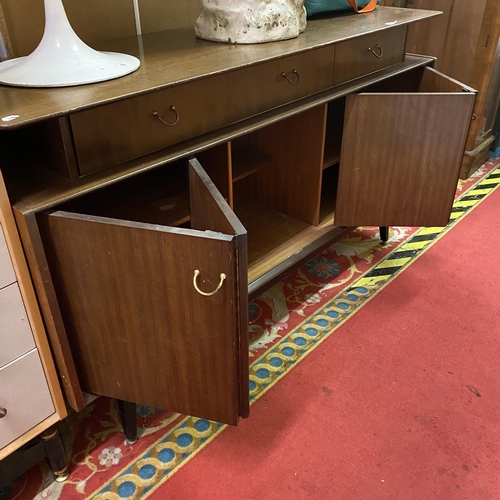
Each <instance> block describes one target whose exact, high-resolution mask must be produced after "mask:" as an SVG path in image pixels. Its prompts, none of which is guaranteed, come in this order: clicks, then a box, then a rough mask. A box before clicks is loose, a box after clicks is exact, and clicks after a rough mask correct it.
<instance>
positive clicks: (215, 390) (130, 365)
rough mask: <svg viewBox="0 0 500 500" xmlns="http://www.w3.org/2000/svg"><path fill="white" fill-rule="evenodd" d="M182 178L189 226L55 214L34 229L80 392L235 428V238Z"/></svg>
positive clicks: (212, 204)
mask: <svg viewBox="0 0 500 500" xmlns="http://www.w3.org/2000/svg"><path fill="white" fill-rule="evenodd" d="M190 170H191V171H190V191H191V193H190V197H191V199H193V200H195V202H194V203H193V206H192V208H191V210H192V214H191V215H192V219H193V225H194V226H195V227H196V229H184V228H180V227H168V226H161V225H157V224H147V223H142V222H133V221H129V220H118V219H110V218H106V217H99V216H95V215H85V214H83V213H69V212H61V211H58V212H52V213H49V214H44V215H43V216H41V218H40V225H41V227H42V229H43V233H44V237H45V241H46V246H47V254H48V259H49V266H50V269H51V273H52V277H53V280H54V284H55V287H56V290H57V292H58V297H59V300H60V302H61V308H62V311H63V316H64V320H65V324H66V328H67V330H68V336H69V340H70V344H71V348H72V351H73V353H74V354H75V361H76V364H77V369H78V372H79V375H80V377H81V381H82V387H83V390H85V391H88V392H90V393H94V394H100V395H105V396H108V397H112V398H116V399H121V400H124V401H130V402H134V403H140V404H145V405H148V406H153V407H156V408H162V409H165V410H170V411H175V412H180V413H184V414H188V415H194V416H197V417H202V418H207V419H210V420H215V421H219V422H225V423H228V424H233V425H234V424H236V423H237V421H238V416H239V415H244V416H246V414H248V345H247V343H245V339H246V338H247V333H246V327H247V324H246V320H245V322H243V320H242V316H241V314H242V307H245V308H246V303H247V298H246V297H247V291H246V289H245V290H243V288H242V283H246V281H245V280H246V274H247V268H246V261H245V258H244V256H245V255H246V254H245V251H246V249H245V248H240V246H241V245H244V244H245V243H246V241H245V239H244V229H243V228H242V226H241V224H239V222H238V221H237V219H235V217H234V215H232V213H231V210H230V208H229V207H228V206H227V204H226V203H225V201H224V199H223V198H222V196H221V195H220V193H219V192H218V191H217V189H216V188H215V186H214V185H213V183H212V182H211V181H210V179H209V178H208V176H207V174H206V173H205V172H204V171H203V169H202V168H201V166H200V165H199V164H198V163H197V162H195V163H194V165H193V166H192V167H191V168H190ZM242 256H243V257H242ZM243 325H244V326H245V330H244V331H242V328H243ZM247 342H248V341H247ZM242 364H243V365H244V366H242ZM245 374H246V375H245ZM245 376H246V380H244V378H245ZM245 400H246V401H247V406H246V407H245V406H244V404H243V403H242V401H245Z"/></svg>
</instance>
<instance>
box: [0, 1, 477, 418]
mask: <svg viewBox="0 0 500 500" xmlns="http://www.w3.org/2000/svg"><path fill="white" fill-rule="evenodd" d="M433 15H436V13H435V12H426V11H421V10H420V11H411V10H408V9H394V8H379V9H377V10H376V11H375V12H374V13H371V14H369V15H363V16H350V17H341V18H336V19H325V20H318V21H314V22H311V23H309V26H308V28H307V30H306V32H305V33H304V35H301V36H300V37H299V38H298V39H295V40H289V41H286V42H279V43H275V44H268V45H263V46H246V47H242V46H229V45H220V44H214V43H210V42H204V41H200V40H196V39H195V38H194V34H193V33H192V32H191V31H189V30H188V31H186V30H181V31H174V32H167V33H157V34H153V35H151V36H150V37H144V38H143V40H142V45H141V48H142V51H143V52H142V53H138V52H135V51H136V49H137V47H136V48H135V49H134V48H133V47H134V44H133V41H130V40H129V41H126V40H125V41H122V42H120V45H119V48H120V50H122V51H124V50H126V49H127V47H129V49H130V50H129V51H130V52H132V53H136V54H138V55H140V56H141V57H142V63H143V64H142V68H141V69H140V70H139V71H138V72H137V73H135V74H133V75H130V76H129V77H127V78H125V79H122V80H121V81H118V82H108V83H105V84H99V85H91V86H87V87H86V88H80V89H78V88H76V89H58V90H47V91H39V92H37V93H36V95H34V94H32V95H28V94H27V93H25V91H23V90H19V89H18V90H13V89H8V90H1V91H0V102H2V99H3V102H4V103H7V102H8V103H9V106H10V107H9V110H8V112H9V114H17V115H19V119H18V120H17V119H16V120H17V122H16V120H14V121H11V122H9V123H8V124H7V125H4V128H5V129H6V130H5V131H3V132H1V133H0V140H2V139H3V140H4V142H8V143H9V144H10V145H11V146H10V149H11V153H10V154H9V155H6V157H5V158H6V160H5V161H4V165H5V168H6V171H8V172H9V189H10V192H11V193H12V197H13V201H14V210H15V214H16V218H17V222H18V226H19V228H20V232H21V235H22V238H23V241H24V244H25V248H26V249H27V254H28V258H29V260H30V264H31V269H32V272H33V277H34V281H35V285H36V287H37V292H38V294H39V298H40V303H41V307H42V310H43V314H44V319H45V322H46V325H47V328H48V331H49V334H50V336H51V341H52V345H53V348H54V352H55V353H56V356H57V360H58V367H59V370H60V372H61V374H62V375H63V376H62V379H63V383H64V384H65V389H66V394H67V398H68V401H69V402H70V404H72V405H73V406H74V407H75V408H77V409H78V408H81V407H82V406H83V404H84V403H83V396H82V391H88V392H91V393H94V394H101V395H106V396H109V397H114V398H116V399H119V400H122V401H129V402H133V403H142V404H147V405H151V406H156V407H160V408H165V409H169V410H173V411H179V412H182V413H188V414H192V415H196V416H200V417H204V418H208V419H212V420H218V421H223V422H227V423H231V424H236V423H237V421H238V418H239V417H240V416H248V412H249V404H248V387H249V375H248V335H247V322H248V316H247V307H248V300H249V299H251V298H252V297H254V296H255V295H256V294H257V293H258V292H259V291H260V290H262V289H263V288H264V287H268V286H271V285H272V284H273V283H275V282H276V281H277V280H279V279H281V278H282V277H283V276H285V275H286V274H287V273H290V272H291V271H292V270H294V269H296V268H297V266H299V265H300V264H301V263H303V262H304V261H305V260H306V259H308V258H310V257H311V255H313V254H314V253H317V252H320V251H321V250H322V249H323V248H325V247H326V246H328V245H330V244H331V243H332V242H333V241H335V240H336V239H338V238H340V237H341V236H342V235H343V234H346V232H348V231H349V230H350V228H352V227H353V226H357V225H370V224H371V225H378V226H389V225H420V226H424V225H431V226H435V225H445V224H446V223H447V221H448V219H449V214H450V210H451V206H452V201H453V194H454V191H455V187H456V182H457V179H458V173H459V167H460V158H461V155H462V153H463V149H464V144H465V139H466V133H467V128H468V126H469V123H470V118H471V112H472V106H473V104H474V99H475V93H474V91H473V89H470V88H468V87H466V86H464V85H462V84H460V83H459V82H456V81H454V80H452V79H450V78H448V77H446V76H445V75H442V74H440V73H438V72H436V71H435V70H433V69H432V64H433V59H431V58H425V57H418V56H408V55H405V50H404V45H405V37H406V27H407V25H408V23H411V22H414V21H418V20H420V19H425V18H427V17H431V16H433ZM117 48H118V47H117ZM29 98H34V99H35V100H36V107H35V106H31V107H24V108H22V102H24V101H23V100H26V99H29ZM16 102H17V103H18V105H17V106H16V105H15V103H16ZM13 103H14V104H13ZM21 108H22V109H21ZM160 118H161V120H160ZM21 125H24V128H22V127H21ZM8 129H12V130H8ZM17 129H19V130H17ZM41 138H43V139H44V140H43V141H42V140H41ZM26 141H31V143H33V144H37V145H39V149H38V150H37V155H35V157H32V158H30V157H29V155H26V157H25V158H24V159H23V160H20V156H21V155H20V149H21V147H20V146H21V145H22V144H24V143H26ZM13 144H17V145H18V146H17V147H13V146H12V145H13ZM44 144H45V147H44V146H43V145H44ZM47 145H50V146H51V147H49V148H47V147H46V146H47ZM51 171H52V172H51ZM54 172H57V174H56V173H54Z"/></svg>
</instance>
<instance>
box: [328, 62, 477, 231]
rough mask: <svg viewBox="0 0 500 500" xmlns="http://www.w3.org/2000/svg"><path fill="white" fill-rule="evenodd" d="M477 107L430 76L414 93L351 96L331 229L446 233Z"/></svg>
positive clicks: (465, 91) (461, 91)
mask: <svg viewBox="0 0 500 500" xmlns="http://www.w3.org/2000/svg"><path fill="white" fill-rule="evenodd" d="M474 101H475V92H474V91H473V89H470V88H468V87H466V86H465V85H462V84H460V83H459V82H456V81H454V80H452V79H450V78H448V77H446V76H445V75H442V74H441V73H438V72H437V71H435V70H433V69H430V68H426V69H425V70H424V74H423V77H422V81H421V84H420V89H419V92H412V93H386V94H385V93H362V94H356V95H350V96H348V97H347V100H346V110H345V119H344V133H343V139H342V151H341V159H340V172H339V183H338V192H337V202H336V211H335V224H336V225H338V226H359V225H374V226H394V225H396V226H445V225H446V224H447V223H448V221H449V216H450V212H451V208H452V204H453V199H454V194H455V189H456V186H457V181H458V175H459V171H460V164H461V160H462V156H463V152H464V147H465V140H466V137H467V131H468V128H469V124H470V119H471V115H472V108H473V106H474Z"/></svg>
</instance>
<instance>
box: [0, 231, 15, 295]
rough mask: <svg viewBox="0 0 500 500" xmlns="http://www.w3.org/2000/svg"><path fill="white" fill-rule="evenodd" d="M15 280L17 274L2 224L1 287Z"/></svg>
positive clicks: (0, 243) (0, 234) (0, 235)
mask: <svg viewBox="0 0 500 500" xmlns="http://www.w3.org/2000/svg"><path fill="white" fill-rule="evenodd" d="M14 281H16V274H15V273H14V267H13V266H12V261H11V259H10V253H9V249H8V248H7V241H6V240H5V235H4V232H3V229H2V226H1V224H0V288H3V287H5V286H7V285H10V284H11V283H14Z"/></svg>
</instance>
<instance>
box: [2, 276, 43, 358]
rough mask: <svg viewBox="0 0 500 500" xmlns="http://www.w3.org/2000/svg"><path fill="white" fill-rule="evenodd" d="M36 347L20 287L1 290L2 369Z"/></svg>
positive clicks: (14, 286)
mask: <svg viewBox="0 0 500 500" xmlns="http://www.w3.org/2000/svg"><path fill="white" fill-rule="evenodd" d="M34 347H35V341H34V339H33V334H32V333H31V327H30V324H29V321H28V317H27V315H26V309H25V308H24V303H23V299H22V297H21V292H20V291H19V286H18V284H17V283H13V284H12V285H9V286H8V287H5V288H3V289H2V290H0V367H2V366H4V365H6V364H7V363H10V362H11V361H14V360H15V359H17V358H18V357H19V356H22V355H23V354H25V353H27V352H28V351H30V350H31V349H33V348H34Z"/></svg>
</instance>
